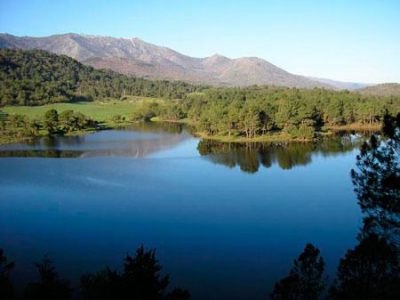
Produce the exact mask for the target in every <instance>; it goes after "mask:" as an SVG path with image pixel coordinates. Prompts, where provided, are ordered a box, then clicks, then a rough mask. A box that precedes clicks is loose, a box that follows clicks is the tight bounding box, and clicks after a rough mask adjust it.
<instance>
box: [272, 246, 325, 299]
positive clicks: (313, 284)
mask: <svg viewBox="0 0 400 300" xmlns="http://www.w3.org/2000/svg"><path fill="white" fill-rule="evenodd" d="M324 266H325V263H324V260H323V259H322V257H321V255H320V251H319V250H318V249H317V248H316V247H314V246H313V245H312V244H307V245H306V246H305V248H304V251H303V253H301V254H300V256H299V257H298V258H297V259H296V260H295V261H294V262H293V266H292V269H291V270H290V272H289V275H288V276H287V277H285V278H283V279H282V280H280V281H279V282H277V283H276V284H275V287H274V290H273V292H272V293H271V295H270V296H271V298H272V299H274V300H303V299H304V300H314V299H318V298H319V297H320V295H321V293H322V291H323V290H324V288H325V279H324V277H323V273H324Z"/></svg>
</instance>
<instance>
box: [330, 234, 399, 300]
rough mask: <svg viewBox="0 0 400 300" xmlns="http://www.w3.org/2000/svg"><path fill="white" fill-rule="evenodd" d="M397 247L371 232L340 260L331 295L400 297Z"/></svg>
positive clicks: (334, 296) (335, 297)
mask: <svg viewBox="0 0 400 300" xmlns="http://www.w3.org/2000/svg"><path fill="white" fill-rule="evenodd" d="M399 271H400V266H399V257H398V252H397V249H396V247H395V246H394V245H393V244H391V243H390V242H389V241H388V240H387V239H386V238H384V237H379V236H378V235H377V234H374V233H371V234H369V235H367V236H366V237H365V238H364V239H363V240H361V242H360V244H358V245H357V246H356V247H355V248H354V249H352V250H348V251H347V253H346V255H345V257H344V258H342V259H341V260H340V264H339V267H338V273H337V279H336V282H335V284H334V286H333V287H332V288H331V290H330V298H331V299H363V300H369V299H371V300H373V299H393V300H394V299H400V277H399V275H400V272H399Z"/></svg>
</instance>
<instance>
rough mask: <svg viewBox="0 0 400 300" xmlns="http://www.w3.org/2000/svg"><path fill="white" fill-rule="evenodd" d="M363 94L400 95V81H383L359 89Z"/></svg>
mask: <svg viewBox="0 0 400 300" xmlns="http://www.w3.org/2000/svg"><path fill="white" fill-rule="evenodd" d="M357 91H358V92H359V93H361V94H363V95H370V96H400V84H399V83H382V84H377V85H374V86H369V87H366V88H362V89H359V90H357Z"/></svg>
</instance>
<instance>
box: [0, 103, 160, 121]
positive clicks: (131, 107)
mask: <svg viewBox="0 0 400 300" xmlns="http://www.w3.org/2000/svg"><path fill="white" fill-rule="evenodd" d="M143 102H158V103H161V102H163V100H162V99H157V98H149V97H127V99H126V100H124V101H121V100H115V99H109V100H107V101H94V102H77V103H55V104H46V105H41V106H5V107H2V108H1V110H2V111H3V112H5V113H7V114H20V115H25V116H27V117H28V118H30V119H31V120H35V119H40V118H42V117H43V116H44V114H45V113H46V111H48V110H50V109H56V110H57V111H58V113H61V112H63V111H66V110H73V111H76V112H80V113H82V114H84V115H86V116H88V117H90V118H91V119H93V120H96V121H99V122H104V123H105V124H106V125H108V126H111V127H112V126H114V125H115V124H114V122H113V120H112V119H113V117H114V116H117V115H120V116H121V117H125V118H126V119H127V120H129V119H130V117H131V115H132V114H133V113H134V111H135V110H136V109H137V108H138V107H139V106H140V105H141V104H142V103H143Z"/></svg>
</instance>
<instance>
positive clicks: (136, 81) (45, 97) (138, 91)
mask: <svg viewBox="0 0 400 300" xmlns="http://www.w3.org/2000/svg"><path fill="white" fill-rule="evenodd" d="M202 89H203V88H202V87H201V86H193V85H190V84H188V83H183V82H179V81H174V82H169V81H150V80H147V79H143V78H136V77H132V76H125V75H122V74H119V73H116V72H113V71H109V70H95V69H93V68H92V67H90V66H86V65H83V64H81V63H79V62H77V61H76V60H74V59H72V58H70V57H67V56H65V55H62V56H60V55H56V54H52V53H49V52H46V51H43V50H20V49H0V106H2V105H42V104H47V103H56V102H74V101H90V100H92V99H101V98H108V97H113V98H120V97H121V96H124V95H132V96H148V97H163V98H172V99H177V98H182V97H183V96H184V95H186V94H187V93H191V92H196V91H201V90H202Z"/></svg>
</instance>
